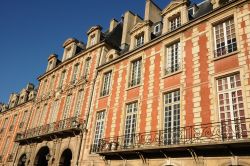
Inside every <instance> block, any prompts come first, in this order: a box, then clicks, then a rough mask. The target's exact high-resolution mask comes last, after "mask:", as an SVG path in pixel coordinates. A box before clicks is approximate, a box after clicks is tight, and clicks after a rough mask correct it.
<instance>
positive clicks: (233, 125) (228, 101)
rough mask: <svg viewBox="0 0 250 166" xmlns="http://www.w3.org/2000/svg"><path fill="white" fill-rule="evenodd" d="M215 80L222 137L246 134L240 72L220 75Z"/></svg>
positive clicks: (237, 137)
mask: <svg viewBox="0 0 250 166" xmlns="http://www.w3.org/2000/svg"><path fill="white" fill-rule="evenodd" d="M216 82H217V93H218V106H219V109H218V110H219V119H220V121H221V125H222V127H221V129H222V135H223V137H224V139H239V138H242V137H244V134H246V131H245V130H244V129H246V124H245V109H244V100H243V90H242V83H241V80H240V74H239V73H235V74H232V75H228V76H225V77H221V78H219V79H217V81H216ZM219 82H221V84H220V83H219ZM220 85H221V86H220ZM220 87H221V88H222V89H221V88H220ZM226 88H227V89H226ZM239 101H240V102H239ZM228 116H230V117H228Z"/></svg>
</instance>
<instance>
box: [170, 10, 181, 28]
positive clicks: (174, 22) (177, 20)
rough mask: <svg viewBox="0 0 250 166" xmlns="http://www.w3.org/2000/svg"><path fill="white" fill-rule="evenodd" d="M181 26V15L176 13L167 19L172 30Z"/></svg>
mask: <svg viewBox="0 0 250 166" xmlns="http://www.w3.org/2000/svg"><path fill="white" fill-rule="evenodd" d="M180 26H181V16H180V14H177V15H176V16H173V17H172V18H170V19H169V30H170V31H173V30H175V29H177V28H179V27H180Z"/></svg>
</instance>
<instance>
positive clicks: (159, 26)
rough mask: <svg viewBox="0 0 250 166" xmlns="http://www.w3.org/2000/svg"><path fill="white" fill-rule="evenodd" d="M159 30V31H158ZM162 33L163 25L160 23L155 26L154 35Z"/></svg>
mask: <svg viewBox="0 0 250 166" xmlns="http://www.w3.org/2000/svg"><path fill="white" fill-rule="evenodd" d="M157 28H158V31H157ZM160 32H161V23H158V24H156V25H155V26H154V34H159V33H160Z"/></svg>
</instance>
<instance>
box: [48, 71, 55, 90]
mask: <svg viewBox="0 0 250 166" xmlns="http://www.w3.org/2000/svg"><path fill="white" fill-rule="evenodd" d="M54 80H55V76H54V75H53V76H52V77H51V78H50V83H49V90H50V91H51V90H52V86H53V83H54Z"/></svg>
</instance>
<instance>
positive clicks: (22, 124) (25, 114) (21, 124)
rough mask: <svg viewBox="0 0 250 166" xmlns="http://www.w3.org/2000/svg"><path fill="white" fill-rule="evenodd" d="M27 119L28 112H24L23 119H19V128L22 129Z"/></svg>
mask: <svg viewBox="0 0 250 166" xmlns="http://www.w3.org/2000/svg"><path fill="white" fill-rule="evenodd" d="M27 117H28V111H27V110H26V111H24V113H23V117H22V119H21V122H20V124H19V128H22V127H23V126H24V123H25V122H26V121H27Z"/></svg>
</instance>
